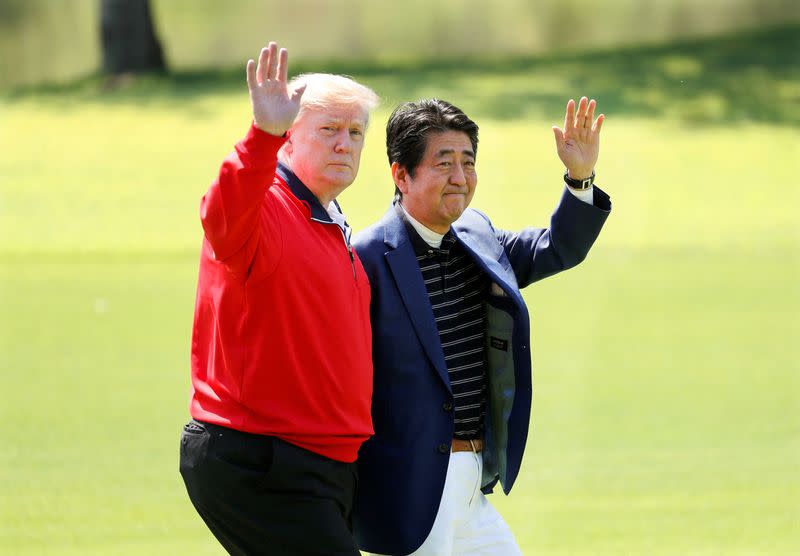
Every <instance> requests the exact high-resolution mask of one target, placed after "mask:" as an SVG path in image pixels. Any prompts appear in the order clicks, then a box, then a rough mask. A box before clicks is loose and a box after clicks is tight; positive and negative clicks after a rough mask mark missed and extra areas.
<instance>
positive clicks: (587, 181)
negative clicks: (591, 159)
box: [564, 170, 594, 191]
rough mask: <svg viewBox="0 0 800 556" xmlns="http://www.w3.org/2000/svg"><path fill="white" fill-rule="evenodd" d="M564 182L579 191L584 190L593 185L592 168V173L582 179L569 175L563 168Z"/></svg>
mask: <svg viewBox="0 0 800 556" xmlns="http://www.w3.org/2000/svg"><path fill="white" fill-rule="evenodd" d="M564 183H566V184H567V185H568V186H570V187H571V188H572V189H577V190H579V191H584V190H586V189H589V188H590V187H592V185H594V170H592V175H591V176H589V177H588V178H584V179H582V180H576V179H574V178H571V177H569V170H564Z"/></svg>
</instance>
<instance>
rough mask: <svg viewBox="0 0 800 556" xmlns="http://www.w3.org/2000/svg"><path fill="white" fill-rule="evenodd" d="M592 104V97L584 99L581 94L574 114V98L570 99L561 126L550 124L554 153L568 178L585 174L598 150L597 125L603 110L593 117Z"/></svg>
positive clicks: (586, 174) (586, 176)
mask: <svg viewBox="0 0 800 556" xmlns="http://www.w3.org/2000/svg"><path fill="white" fill-rule="evenodd" d="M596 106H597V103H596V102H595V100H594V99H592V100H590V101H587V99H586V97H581V100H580V103H579V104H578V112H577V114H576V113H575V101H574V100H573V99H570V100H569V102H568V103H567V113H566V116H564V129H561V128H559V127H558V126H553V133H554V134H555V136H556V149H557V150H558V157H559V158H560V159H561V162H563V163H564V166H566V167H567V170H569V175H570V177H571V178H575V179H584V178H588V177H589V176H591V175H592V172H593V171H594V165H595V162H597V155H598V154H599V153H600V128H601V127H603V120H605V116H604V115H603V114H600V115H599V116H598V117H597V120H594V109H595V107H596Z"/></svg>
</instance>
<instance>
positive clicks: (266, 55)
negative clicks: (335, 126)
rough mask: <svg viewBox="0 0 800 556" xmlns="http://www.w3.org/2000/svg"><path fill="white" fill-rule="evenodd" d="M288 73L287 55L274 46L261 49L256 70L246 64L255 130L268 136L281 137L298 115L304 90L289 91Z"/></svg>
mask: <svg viewBox="0 0 800 556" xmlns="http://www.w3.org/2000/svg"><path fill="white" fill-rule="evenodd" d="M288 72H289V53H288V52H287V51H286V49H285V48H281V49H280V52H279V51H278V45H277V44H276V43H275V42H270V43H269V46H267V47H265V48H262V49H261V54H260V55H259V57H258V67H257V68H256V63H255V62H254V61H253V60H248V61H247V87H248V89H249V90H250V102H251V103H252V105H253V120H254V121H255V124H256V126H257V127H258V128H259V129H261V130H263V131H266V132H267V133H270V134H272V135H278V136H280V135H283V134H284V133H285V132H286V130H287V129H289V128H290V127H291V126H292V123H293V122H294V119H295V118H296V117H297V114H298V112H299V111H300V99H301V97H302V96H303V91H305V86H302V87H299V88H297V89H296V90H293V91H290V90H289V87H288V81H287V75H288Z"/></svg>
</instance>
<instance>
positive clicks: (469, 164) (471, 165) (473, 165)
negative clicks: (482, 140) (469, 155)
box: [464, 160, 475, 168]
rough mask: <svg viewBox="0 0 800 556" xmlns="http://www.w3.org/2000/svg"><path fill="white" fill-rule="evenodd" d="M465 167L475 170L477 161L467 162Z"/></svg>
mask: <svg viewBox="0 0 800 556" xmlns="http://www.w3.org/2000/svg"><path fill="white" fill-rule="evenodd" d="M464 165H465V166H469V167H470V168H474V167H475V161H474V160H467V161H466V162H465V163H464Z"/></svg>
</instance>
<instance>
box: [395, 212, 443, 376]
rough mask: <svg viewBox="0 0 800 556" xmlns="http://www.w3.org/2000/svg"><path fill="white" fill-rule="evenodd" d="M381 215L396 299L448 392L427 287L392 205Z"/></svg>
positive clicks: (406, 234) (409, 242)
mask: <svg viewBox="0 0 800 556" xmlns="http://www.w3.org/2000/svg"><path fill="white" fill-rule="evenodd" d="M384 218H385V222H386V226H385V235H384V242H385V243H386V245H387V247H389V249H390V250H389V251H387V252H386V254H385V257H386V263H387V264H388V265H389V268H390V269H391V271H392V275H393V276H394V280H395V283H396V286H397V291H399V292H400V298H401V299H402V300H403V304H404V305H405V307H406V311H408V315H409V317H410V320H411V323H412V325H413V326H414V330H415V332H416V333H417V337H418V338H419V341H420V343H421V344H422V347H423V348H424V350H425V354H426V355H427V356H428V359H430V362H431V364H432V365H433V367H434V368H435V369H436V372H437V374H438V375H439V377H440V378H441V379H442V382H443V383H444V384H445V386H446V387H447V390H448V391H451V390H450V377H449V375H448V374H447V364H446V363H445V361H444V352H443V351H442V345H441V342H440V340H439V329H438V328H437V327H436V320H435V319H434V316H433V309H432V308H431V303H430V299H429V297H428V290H427V289H426V288H425V283H424V282H423V281H422V274H421V273H420V271H419V263H418V262H417V257H416V255H415V254H414V249H413V247H412V245H411V241H410V239H409V237H408V232H407V231H406V229H405V225H404V224H403V222H402V221H401V220H400V218H398V216H397V214H396V213H395V209H394V208H393V207H392V208H390V209H389V212H388V213H387V214H386V216H385V217H384Z"/></svg>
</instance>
